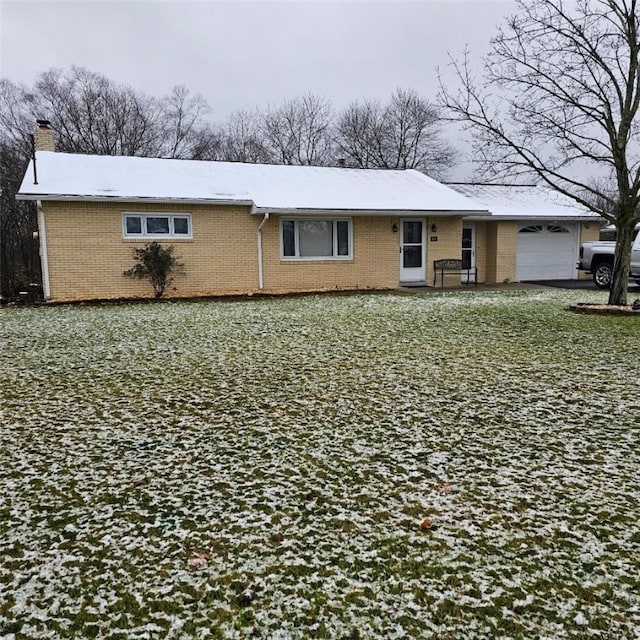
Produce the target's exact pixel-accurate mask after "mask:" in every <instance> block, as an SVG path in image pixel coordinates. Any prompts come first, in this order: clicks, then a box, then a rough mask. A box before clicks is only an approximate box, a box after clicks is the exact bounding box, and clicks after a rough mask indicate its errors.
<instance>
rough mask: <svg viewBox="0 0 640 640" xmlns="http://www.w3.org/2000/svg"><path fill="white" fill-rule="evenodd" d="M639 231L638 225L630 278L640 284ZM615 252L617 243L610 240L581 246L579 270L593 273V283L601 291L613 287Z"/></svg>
mask: <svg viewBox="0 0 640 640" xmlns="http://www.w3.org/2000/svg"><path fill="white" fill-rule="evenodd" d="M638 231H640V225H636V228H635V231H634V240H633V244H632V245H631V272H630V276H629V277H630V278H631V279H632V280H635V281H636V282H637V283H638V284H640V233H638ZM615 250H616V243H615V241H608V240H604V241H603V240H600V241H598V242H583V243H582V245H581V246H580V262H578V269H579V270H580V271H587V272H589V273H591V274H592V276H593V281H594V282H595V283H596V287H598V288H599V289H608V288H609V287H610V286H611V276H612V274H613V256H614V254H615Z"/></svg>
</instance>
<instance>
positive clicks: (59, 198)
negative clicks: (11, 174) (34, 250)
mask: <svg viewBox="0 0 640 640" xmlns="http://www.w3.org/2000/svg"><path fill="white" fill-rule="evenodd" d="M16 200H35V201H36V202H43V201H46V200H52V201H55V202H139V203H148V204H216V205H218V204H220V205H237V206H249V207H252V206H253V205H254V203H253V200H230V199H217V198H159V197H150V198H147V197H144V196H82V195H78V196H69V195H55V194H37V193H20V192H18V193H17V194H16ZM252 213H254V211H252Z"/></svg>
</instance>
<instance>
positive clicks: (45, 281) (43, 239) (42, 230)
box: [36, 200, 51, 300]
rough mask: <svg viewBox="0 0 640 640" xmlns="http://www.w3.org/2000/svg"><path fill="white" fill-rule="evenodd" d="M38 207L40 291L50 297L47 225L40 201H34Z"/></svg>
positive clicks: (45, 296)
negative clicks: (40, 268)
mask: <svg viewBox="0 0 640 640" xmlns="http://www.w3.org/2000/svg"><path fill="white" fill-rule="evenodd" d="M36 206H37V209H38V235H39V237H40V265H41V267H42V293H43V295H44V299H45V300H48V299H49V298H50V297H51V283H50V280H49V249H48V246H47V227H46V224H45V221H44V209H43V208H42V202H41V201H40V200H38V201H37V202H36Z"/></svg>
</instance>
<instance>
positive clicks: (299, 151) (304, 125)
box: [262, 93, 333, 165]
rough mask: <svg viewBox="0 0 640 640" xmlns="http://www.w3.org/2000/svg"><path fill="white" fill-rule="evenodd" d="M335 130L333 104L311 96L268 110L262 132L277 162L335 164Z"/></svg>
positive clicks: (307, 95) (289, 101)
mask: <svg viewBox="0 0 640 640" xmlns="http://www.w3.org/2000/svg"><path fill="white" fill-rule="evenodd" d="M332 128H333V108H332V106H331V103H330V102H329V101H328V100H326V99H325V98H321V97H319V96H314V95H313V94H310V93H309V94H306V95H305V96H303V97H302V98H296V99H294V100H288V101H286V102H284V103H283V104H282V105H280V106H279V107H273V108H271V109H269V110H268V111H267V112H266V114H265V116H264V120H263V124H262V133H263V135H264V139H265V141H266V144H267V147H268V149H269V152H270V155H271V157H272V158H274V160H275V161H276V162H278V163H281V164H302V165H327V164H331V162H332V161H333V153H332V152H333V145H332Z"/></svg>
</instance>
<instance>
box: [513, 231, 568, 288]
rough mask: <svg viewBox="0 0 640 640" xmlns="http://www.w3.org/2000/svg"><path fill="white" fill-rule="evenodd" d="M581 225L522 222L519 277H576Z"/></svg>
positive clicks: (517, 268) (539, 278)
mask: <svg viewBox="0 0 640 640" xmlns="http://www.w3.org/2000/svg"><path fill="white" fill-rule="evenodd" d="M578 227H579V225H578V224H576V223H571V222H547V221H532V222H527V223H522V224H519V225H518V245H517V246H518V248H517V253H516V278H517V279H518V280H566V279H570V278H575V277H576V262H577V260H578V237H579V228H578Z"/></svg>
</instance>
